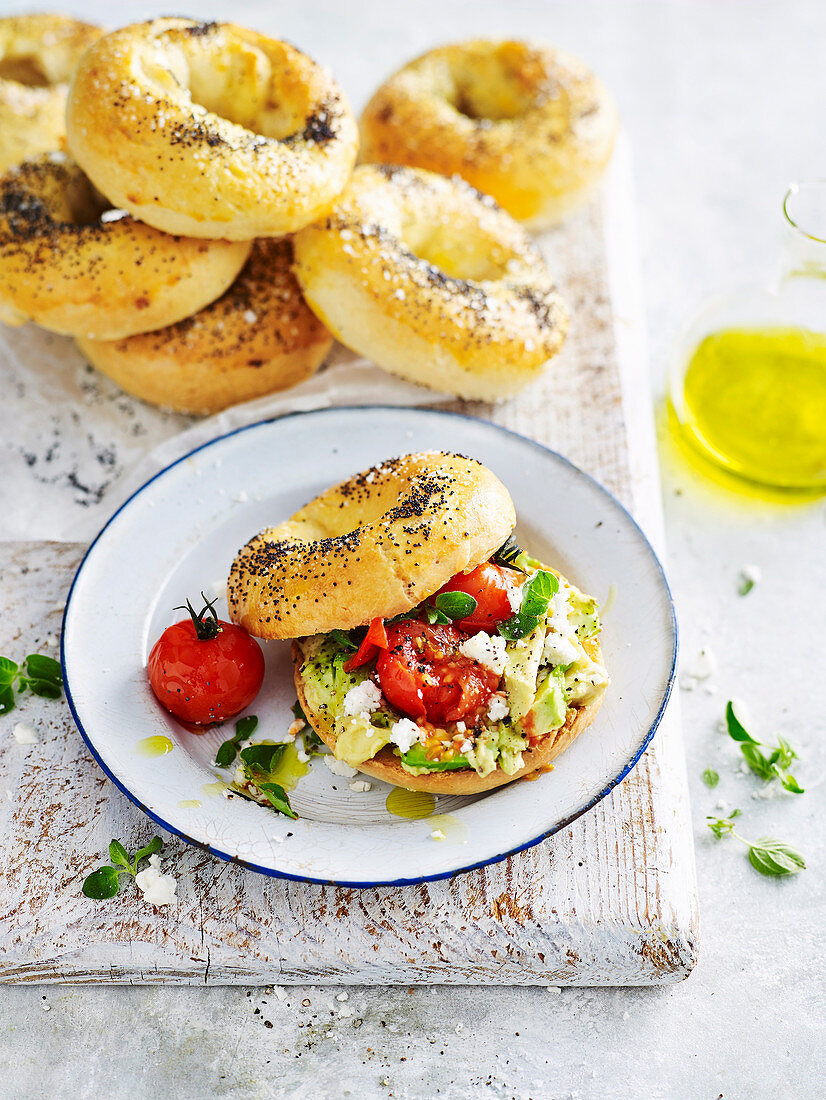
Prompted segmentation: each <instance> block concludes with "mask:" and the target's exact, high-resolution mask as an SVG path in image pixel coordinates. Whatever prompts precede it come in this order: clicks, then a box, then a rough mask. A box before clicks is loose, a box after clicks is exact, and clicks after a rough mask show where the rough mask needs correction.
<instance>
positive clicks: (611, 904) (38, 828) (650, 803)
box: [0, 157, 697, 985]
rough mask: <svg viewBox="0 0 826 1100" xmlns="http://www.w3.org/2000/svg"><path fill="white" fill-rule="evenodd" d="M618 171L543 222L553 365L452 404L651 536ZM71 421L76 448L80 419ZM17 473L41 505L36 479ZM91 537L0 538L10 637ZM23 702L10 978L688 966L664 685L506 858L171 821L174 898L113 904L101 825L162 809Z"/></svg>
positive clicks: (671, 722) (684, 836)
mask: <svg viewBox="0 0 826 1100" xmlns="http://www.w3.org/2000/svg"><path fill="white" fill-rule="evenodd" d="M626 170H627V163H626V162H625V160H624V159H623V158H622V157H620V158H619V160H618V162H617V164H616V165H615V170H614V173H613V176H612V180H611V183H610V185H609V187H608V189H607V191H606V196H605V199H604V201H603V202H602V203H599V204H594V205H593V206H592V207H591V208H589V209H588V210H586V211H584V212H583V213H582V214H581V215H579V216H577V217H576V218H574V219H573V220H572V221H570V222H569V223H568V224H567V225H566V226H565V227H564V228H563V229H561V230H559V231H557V232H556V233H554V234H553V235H551V236H550V237H549V238H548V240H547V242H546V244H547V249H548V252H549V258H550V260H551V262H552V264H553V266H554V268H555V270H556V271H557V272H558V273H559V276H560V283H561V284H562V285H563V286H564V287H565V289H566V294H567V297H568V299H569V302H570V303H571V305H572V308H573V313H574V324H573V327H572V331H571V334H570V338H569V341H568V345H567V347H566V350H565V352H564V353H563V355H562V356H561V357H560V359H559V361H558V363H557V364H556V365H555V367H554V369H553V370H552V371H550V372H549V374H548V375H547V377H546V379H545V380H544V381H543V382H541V383H539V384H538V385H537V386H535V387H534V388H532V390H530V391H529V392H528V393H526V394H523V395H522V396H521V397H519V398H518V399H516V400H514V401H512V402H509V403H507V404H505V405H502V406H500V407H497V408H495V409H492V408H490V407H489V406H480V405H467V404H464V403H462V404H454V405H453V406H451V407H456V408H461V409H462V410H463V411H466V412H470V413H472V414H475V415H481V416H486V417H489V418H490V419H492V420H494V421H495V422H497V423H500V424H503V425H505V426H507V427H509V428H513V429H515V430H517V431H520V432H522V433H524V434H526V435H529V436H531V437H533V438H535V439H538V440H540V441H542V442H545V443H548V444H549V445H551V446H552V447H554V448H555V449H557V450H559V451H561V452H562V453H563V454H565V455H567V456H568V457H569V458H570V459H572V461H574V462H575V463H577V464H578V465H580V466H582V467H583V468H584V469H586V470H588V471H589V472H591V473H592V474H594V475H595V476H596V477H598V478H599V479H600V480H601V481H602V482H603V483H604V484H606V485H607V487H608V488H609V489H611V490H612V491H613V492H614V493H615V494H616V495H617V496H618V497H619V498H620V499H621V500H622V501H623V502H624V503H626V504H627V505H629V507H631V508H632V510H633V511H634V512H635V514H636V515H637V517H638V518H639V519H640V521H641V522H642V524H643V526H644V528H645V529H646V530H647V531H648V533H649V535H650V536H651V537H652V538H653V540H654V541H655V544H656V543H657V542H658V541H659V539H660V526H661V517H660V508H659V487H658V478H657V470H656V457H655V452H654V447H653V429H652V423H651V411H650V406H649V389H648V385H647V378H646V367H645V362H644V343H643V341H642V327H641V313H640V308H639V300H638V285H639V284H638V273H637V271H636V254H635V241H634V233H633V227H632V225H631V217H632V205H631V202H630V190H629V187H628V176H627V171H626ZM24 352H25V349H24ZM20 355H21V352H20V349H19V346H18V351H17V356H18V359H19V357H20ZM14 367H15V369H19V363H16V364H14ZM118 401H119V407H122V408H124V409H125V408H128V407H129V404H130V399H125V398H118ZM135 405H136V412H135V416H137V417H139V418H144V419H145V418H146V417H147V416H148V415H149V414H147V411H146V409H145V408H142V407H140V406H139V405H137V403H135ZM159 416H160V414H159ZM129 417H130V414H128V413H127V414H126V418H127V419H129ZM133 419H134V418H133ZM150 419H151V417H150ZM158 424H160V420H159V421H158ZM61 430H62V431H64V433H65V432H68V433H69V438H67V439H66V440H65V444H64V445H65V449H66V450H67V452H70V451H71V448H72V446H76V444H77V439H72V438H71V431H72V430H73V429H72V427H71V422H70V420H67V419H65V418H64V422H63V424H62V429H61ZM114 430H115V429H114V428H113V431H114ZM81 431H82V427H81V426H79V427H77V432H78V433H80V432H81ZM159 431H160V429H159ZM160 434H168V432H167V430H166V427H163V431H161V432H160ZM77 438H78V439H79V438H80V435H79V434H78V437H77ZM114 442H115V441H114V440H113V443H114ZM17 453H18V455H19V453H20V450H19V448H18V449H17ZM37 465H38V463H37V462H36V463H34V464H33V467H35V468H36V467H37ZM40 468H41V469H42V468H43V467H42V463H41V464H40ZM55 484H57V483H55V482H53V483H50V484H49V486H48V489H49V492H53V491H54V487H55ZM18 491H21V490H19V489H18ZM29 492H31V494H32V510H33V512H34V511H36V509H37V506H38V505H37V500H38V498H37V496H36V493H37V489H36V486H35V482H34V481H32V483H31V485H30V487H29ZM44 503H45V502H44ZM659 548H660V549H661V547H659ZM83 549H84V546H83V544H80V543H69V542H62V543H49V542H43V541H27V542H23V541H18V542H7V543H5V544H2V545H0V653H6V654H8V655H10V656H12V657H22V656H23V655H24V653H26V652H30V651H32V650H35V649H37V648H41V649H43V650H44V651H45V652H48V651H49V649H48V644H47V639H48V638H49V637H50V636H53V635H56V634H57V633H58V631H59V626H60V614H59V612H58V610H57V608H58V607H60V606H61V605H62V603H63V601H64V599H65V595H66V592H67V590H68V586H69V583H70V580H71V577H72V574H73V571H74V569H75V567H76V565H77V563H78V561H79V560H80V557H81V556H82V552H83ZM619 583H621V579H620V581H619ZM19 717H25V719H26V720H27V721H32V722H34V724H35V725H36V726H37V727H38V729H39V730H40V732H41V741H40V743H39V744H37V745H34V746H31V747H28V748H26V747H23V746H20V745H18V744H17V743H16V742H15V741H14V740H13V739H12V737H11V734H10V729H11V725H12V724H13V721H14V719H13V718H11V717H9V718H5V719H0V723H2V724H1V725H0V796H1V797H0V851H2V853H3V854H2V862H1V863H0V980H3V981H18V982H22V981H72V982H101V981H103V982H143V983H154V982H185V983H209V984H213V983H232V982H239V983H255V982H279V983H290V982H295V983H299V982H301V983H306V982H320V983H324V982H329V983H339V982H352V983H364V982H382V983H394V984H395V983H399V984H411V983H418V982H421V983H440V982H445V983H477V982H478V983H484V984H490V983H492V982H494V983H495V982H498V983H503V984H537V983H538V984H542V983H549V984H577V985H602V984H604V985H622V984H659V983H663V982H669V981H675V980H679V979H681V978H684V977H685V976H687V974H688V973H690V971H691V969H692V967H693V965H694V962H695V960H696V950H697V902H696V892H695V881H694V866H693V852H692V840H691V830H690V824H689V814H688V804H687V791H686V784H685V775H684V767H683V761H682V748H681V744H680V733H679V727H678V723H677V720H676V715H675V712H674V705H673V704H672V705H671V707H670V708H669V712H668V713H667V714H666V717H665V719H664V721H663V724H662V726H661V728H660V731H659V733H658V734H657V736H656V738H655V739H654V741H653V742H652V745H651V747H650V748H649V750H648V751H647V752H646V753H645V755H644V757H643V758H642V760H641V762H640V764H639V765H638V767H637V768H636V769H635V770H634V771H633V772H632V773H631V775H630V776H629V777H628V778H627V779H626V780H625V781H624V782H623V783H622V784H621V785H620V786H619V787H618V788H616V789H615V791H614V792H613V793H612V794H611V795H610V796H609V797H608V798H606V799H604V800H603V801H602V802H601V803H600V804H599V805H598V806H596V807H595V808H594V810H593V811H591V812H590V813H588V814H587V815H585V817H583V818H581V819H579V820H578V821H576V822H575V823H574V824H573V825H572V826H571V827H570V828H568V829H566V830H564V831H563V832H561V833H559V834H557V835H556V836H555V837H553V838H552V839H550V840H548V841H546V842H544V843H542V844H540V845H538V846H537V847H535V848H533V849H530V850H529V851H527V852H524V853H522V854H520V855H518V856H515V857H513V858H510V859H508V860H506V861H504V862H502V863H500V864H497V865H495V866H492V867H488V868H485V869H483V870H480V871H474V872H471V873H469V874H465V875H460V876H457V877H455V878H454V879H452V880H450V881H445V882H437V883H430V884H425V885H420V886H415V887H406V888H403V889H398V888H386V889H371V890H352V889H344V888H334V887H324V886H317V885H310V884H303V883H295V882H285V881H280V880H275V879H266V878H264V877H262V876H259V875H256V874H254V873H252V872H247V871H244V870H242V869H240V868H238V867H235V866H233V865H230V864H227V863H222V862H221V861H219V860H216V859H215V858H213V857H211V856H209V855H206V854H205V853H203V852H201V851H199V850H196V849H194V848H188V847H186V846H185V845H183V844H182V843H181V842H179V841H178V840H176V839H174V838H170V839H169V840H168V842H167V845H166V848H165V852H166V854H167V861H168V863H169V864H170V866H171V868H172V869H173V870H174V872H175V873H176V874H177V876H178V879H179V885H178V897H179V901H178V904H177V906H176V908H175V909H174V910H172V911H166V910H153V909H151V908H149V907H147V906H146V905H144V904H142V903H141V901H140V900H139V898H138V897H137V896H136V893H135V891H133V890H127V891H125V892H124V893H123V894H122V895H120V896H119V897H118V898H115V899H112V900H110V901H108V902H105V903H94V902H91V901H89V900H88V899H86V898H84V897H83V896H82V894H81V892H80V886H81V883H82V881H83V878H84V877H85V875H86V874H87V873H88V872H89V871H90V870H91V869H92V868H93V867H94V866H95V865H97V864H98V863H99V862H101V859H102V857H104V855H105V851H106V846H107V844H108V842H109V839H110V838H111V837H118V838H119V839H121V840H122V841H123V842H124V843H125V844H126V846H127V847H130V846H138V845H139V844H140V843H142V842H144V841H145V840H146V839H148V837H149V836H151V835H152V832H153V827H152V825H151V823H150V822H149V821H148V819H146V818H145V817H144V816H143V815H142V814H141V813H140V811H139V810H138V809H137V808H136V807H134V806H133V805H132V804H131V803H129V802H128V801H127V799H126V798H125V797H124V796H122V795H121V794H120V793H119V792H118V791H117V790H116V789H115V788H114V787H113V786H112V784H110V783H109V782H108V780H107V779H106V778H105V776H104V775H103V774H102V772H100V770H99V769H98V768H97V766H96V765H95V764H94V762H93V761H92V760H91V758H90V756H89V754H88V752H87V750H86V748H85V746H84V745H83V742H82V741H81V739H80V737H79V735H78V734H77V732H76V730H75V729H74V726H73V724H72V721H71V718H70V716H69V713H68V708H67V707H66V705H65V703H53V702H51V703H47V702H44V703H41V702H40V701H36V700H32V699H29V700H27V701H26V703H25V711H23V710H22V709H21V712H20V715H19Z"/></svg>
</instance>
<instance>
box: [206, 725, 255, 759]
mask: <svg viewBox="0 0 826 1100" xmlns="http://www.w3.org/2000/svg"><path fill="white" fill-rule="evenodd" d="M257 725H258V719H257V718H256V716H255V715H254V714H248V715H246V716H245V717H244V718H239V719H238V721H237V722H236V723H235V736H234V737H230V739H229V740H228V741H224V743H223V744H222V745H220V746H219V748H218V751H217V752H216V754H215V765H216V767H219V768H228V767H229V766H230V764H231V763H232V762H233V760H235V757H236V756H237V755H238V750H239V749H240V747H241V745H242V744H243V743H244V741H249V739H250V737H252V735H253V733H255V729H256V727H257Z"/></svg>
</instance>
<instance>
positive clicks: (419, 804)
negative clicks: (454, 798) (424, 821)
mask: <svg viewBox="0 0 826 1100" xmlns="http://www.w3.org/2000/svg"><path fill="white" fill-rule="evenodd" d="M384 804H385V806H386V807H387V812H388V813H390V814H395V815H396V817H408V818H418V817H431V816H432V814H433V811H434V810H435V809H436V799H435V798H434V797H433V795H432V794H430V793H429V792H428V791H406V790H405V789H404V787H394V788H393V790H392V791H391V792H390V794H389V795H388V796H387V801H386V802H385V803H384Z"/></svg>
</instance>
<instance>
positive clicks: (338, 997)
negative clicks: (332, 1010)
mask: <svg viewBox="0 0 826 1100" xmlns="http://www.w3.org/2000/svg"><path fill="white" fill-rule="evenodd" d="M349 999H350V994H349V993H336V1000H337V1001H347V1000H349Z"/></svg>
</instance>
